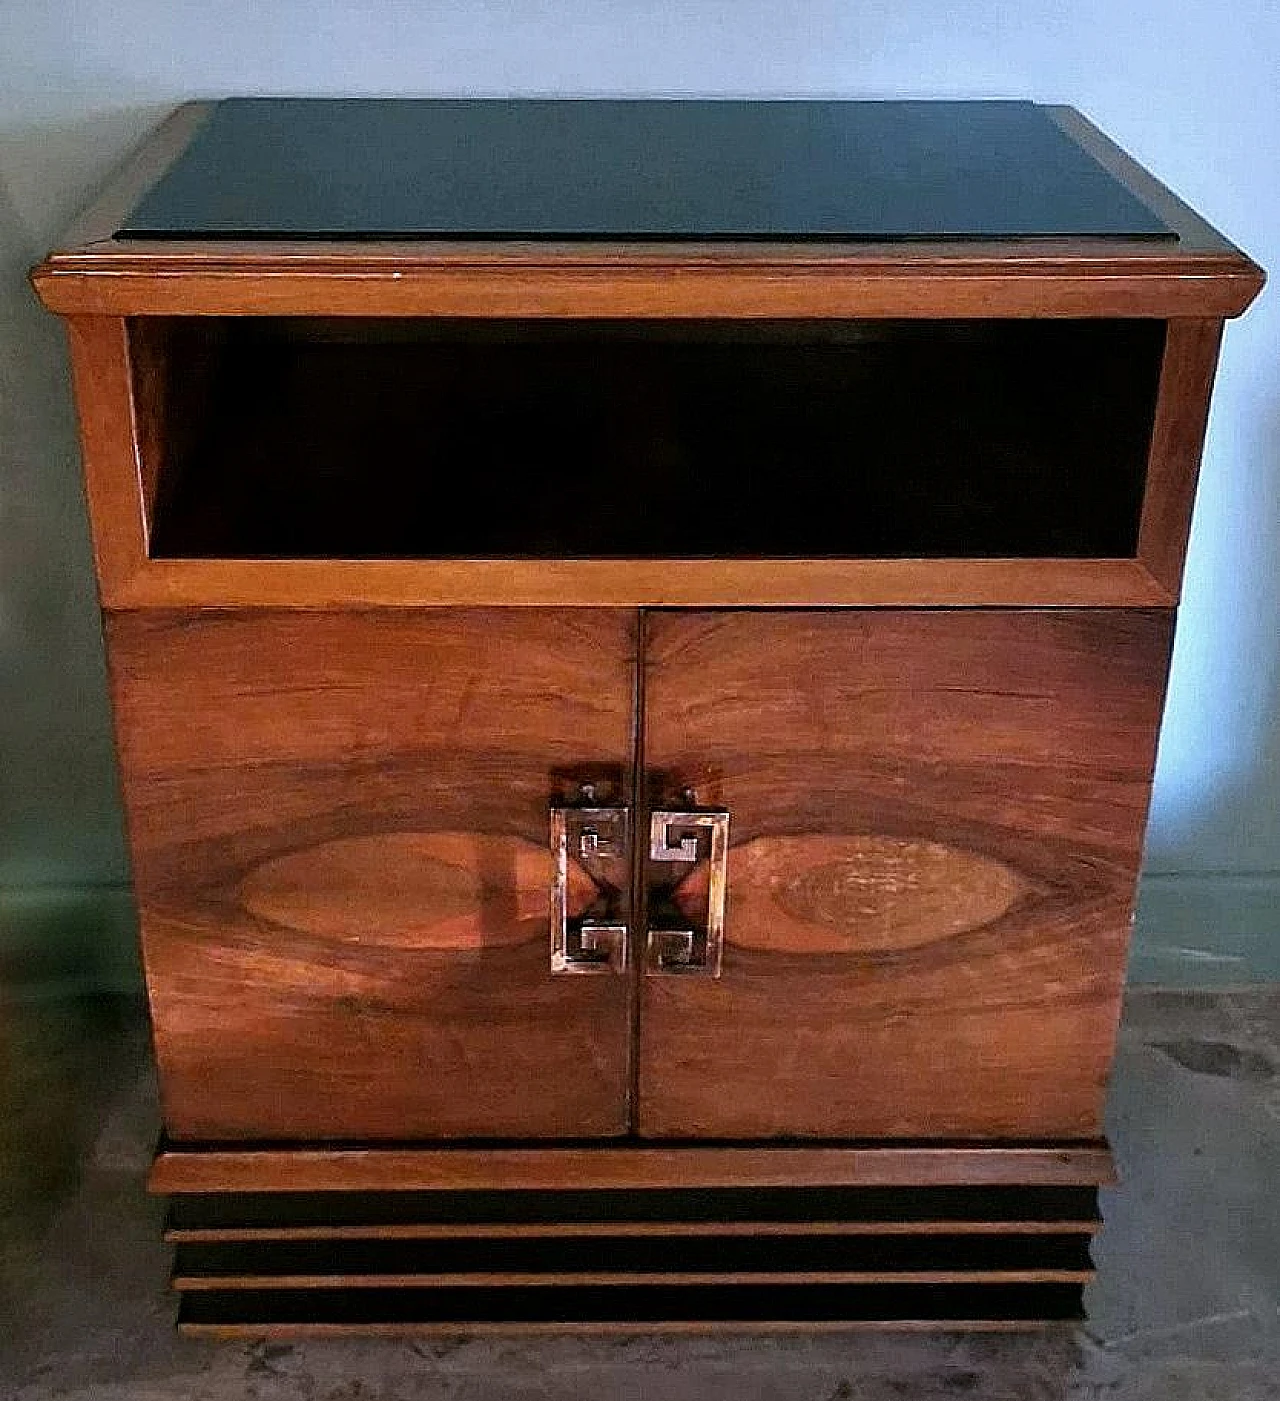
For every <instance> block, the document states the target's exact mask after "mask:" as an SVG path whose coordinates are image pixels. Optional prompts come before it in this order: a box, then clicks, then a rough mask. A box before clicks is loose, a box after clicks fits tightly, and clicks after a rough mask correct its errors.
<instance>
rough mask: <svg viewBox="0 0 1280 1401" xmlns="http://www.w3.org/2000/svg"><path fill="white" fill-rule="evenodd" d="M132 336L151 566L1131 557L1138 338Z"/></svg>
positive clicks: (281, 323) (707, 326)
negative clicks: (260, 561) (149, 506)
mask: <svg viewBox="0 0 1280 1401" xmlns="http://www.w3.org/2000/svg"><path fill="white" fill-rule="evenodd" d="M131 330H132V336H133V341H134V354H135V360H136V362H137V365H138V367H139V373H138V375H137V380H138V394H139V406H138V407H139V419H140V423H141V426H142V431H141V435H140V436H141V440H142V451H143V455H144V472H145V475H146V477H147V479H148V480H153V481H154V482H155V483H156V487H155V491H154V505H153V510H152V516H153V519H152V522H151V526H152V529H151V552H152V554H153V556H155V557H161V558H266V559H285V558H295V559H324V558H347V559H378V558H406V559H433V558H439V559H445V558H468V557H491V558H492V557H499V558H501V557H517V558H555V557H570V558H592V557H594V558H611V557H612V558H617V557H650V558H653V557H658V558H662V557H677V558H679V557H694V558H696V557H739V558H749V557H762V556H763V557H796V558H813V557H865V558H876V557H880V558H894V557H897V558H902V557H908V558H909V557H972V558H982V557H988V558H989V557H1002V556H1003V557H1053V556H1056V557H1069V558H1091V557H1112V558H1115V557H1132V556H1133V555H1134V553H1135V548H1136V541H1137V530H1138V520H1139V515H1140V510H1141V502H1142V493H1143V486H1144V479H1145V472H1146V461H1147V453H1148V448H1149V445H1150V438H1151V428H1152V419H1153V414H1154V406H1155V401H1156V388H1157V382H1158V378H1159V372H1160V361H1161V355H1162V352H1163V346H1164V334H1165V327H1164V323H1163V322H1159V321H1139V320H1129V321H1125V320H1076V321H1071V320H1026V321H1021V320H1004V321H996V320H980V321H941V322H940V321H862V322H850V321H788V322H779V321H743V322H725V321H719V322H697V321H684V322H678V321H677V322H661V323H658V322H652V323H651V322H642V321H627V322H623V321H581V320H573V321H508V320H493V321H449V320H414V319H408V320H360V319H312V318H260V317H253V318H248V317H244V318H146V319H142V320H136V321H134V322H133V323H132V327H131ZM148 424H152V425H154V426H155V431H151V430H149V428H148ZM161 425H163V431H159V429H160V426H161ZM161 445H162V446H161Z"/></svg>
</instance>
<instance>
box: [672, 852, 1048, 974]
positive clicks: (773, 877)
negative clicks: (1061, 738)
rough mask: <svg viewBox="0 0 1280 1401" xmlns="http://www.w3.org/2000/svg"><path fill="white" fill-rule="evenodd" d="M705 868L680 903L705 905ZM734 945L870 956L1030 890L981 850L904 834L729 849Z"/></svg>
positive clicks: (946, 931) (932, 938) (991, 915)
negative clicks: (981, 852)
mask: <svg viewBox="0 0 1280 1401" xmlns="http://www.w3.org/2000/svg"><path fill="white" fill-rule="evenodd" d="M705 870H706V868H705V867H699V869H698V871H697V872H696V873H695V874H694V875H693V876H692V877H691V878H690V879H689V880H687V881H685V882H684V883H682V885H681V886H680V889H679V891H678V892H677V895H676V898H677V902H678V904H679V906H680V908H681V909H682V910H687V911H688V912H689V913H690V914H694V913H696V911H697V910H698V909H699V908H702V907H704V906H705V902H706V876H705ZM729 885H730V889H731V891H732V900H733V906H732V908H733V921H732V926H731V927H732V930H733V942H734V943H735V944H737V945H738V946H739V947H740V948H758V949H763V950H770V949H772V950H776V951H778V952H790V953H843V954H864V955H875V954H878V953H893V952H894V951H895V950H898V949H906V948H914V947H916V946H918V945H923V944H931V943H934V942H936V941H938V940H940V939H947V938H950V937H952V936H953V935H957V934H963V933H965V932H967V931H968V930H971V929H981V928H983V927H984V926H986V925H989V924H992V923H994V922H995V921H996V920H998V919H999V918H1000V917H1001V916H1002V915H1004V914H1005V913H1006V912H1007V911H1008V910H1010V909H1011V908H1012V907H1013V906H1014V905H1015V904H1016V903H1017V902H1018V901H1019V900H1022V899H1024V898H1028V897H1031V896H1033V895H1034V893H1035V892H1036V890H1037V887H1036V886H1034V885H1033V884H1032V883H1031V882H1030V881H1029V879H1028V878H1027V876H1026V875H1025V874H1024V873H1022V872H1019V871H1017V870H1014V869H1013V868H1012V867H1010V866H1006V865H1004V864H1003V863H1002V862H1000V861H995V860H992V859H991V858H989V857H986V856H983V855H981V854H980V853H978V852H974V851H964V850H962V849H960V848H958V847H954V846H946V845H944V844H943V843H942V842H936V841H927V840H923V839H919V838H917V839H911V838H904V837H877V836H872V835H862V834H850V835H848V836H809V837H803V836H801V837H757V838H756V839H755V840H754V841H750V842H746V843H744V844H742V845H740V846H736V847H734V848H732V849H731V851H730V855H729Z"/></svg>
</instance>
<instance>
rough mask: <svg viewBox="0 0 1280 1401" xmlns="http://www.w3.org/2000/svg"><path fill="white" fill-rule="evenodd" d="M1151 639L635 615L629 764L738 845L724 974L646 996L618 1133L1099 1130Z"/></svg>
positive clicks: (950, 618) (691, 891) (1129, 889)
mask: <svg viewBox="0 0 1280 1401" xmlns="http://www.w3.org/2000/svg"><path fill="white" fill-rule="evenodd" d="M1171 621H1172V620H1171V618H1170V617H1169V615H1168V614H1164V613H1157V612H1123V611H1119V612H1105V613H1104V612H1101V611H1098V612H1094V611H1088V610H1079V611H1076V610H1056V611H1028V610H1009V611H996V610H972V611H953V610H938V611H935V612H920V611H898V610H884V611H879V612H875V613H872V612H869V611H864V612H858V611H854V612H843V613H841V612H809V613H781V612H770V611H760V612H731V613H685V614H677V613H661V614H656V615H653V616H652V617H651V618H650V620H649V624H648V640H647V648H646V657H647V678H646V686H645V695H646V711H645V715H646V751H645V752H646V764H647V766H648V768H649V769H650V770H651V771H652V772H654V773H657V774H661V775H662V778H661V790H660V791H661V792H663V793H665V792H666V791H668V789H669V791H670V792H672V793H679V792H680V791H681V789H682V788H684V787H692V788H693V789H694V790H695V791H696V794H697V798H698V801H699V802H700V803H703V804H706V805H709V806H716V807H727V808H728V809H729V810H730V812H731V814H732V824H731V828H730V830H731V833H732V840H733V843H734V845H733V846H732V848H731V850H730V853H729V880H728V908H727V917H726V925H725V936H726V948H725V958H724V971H723V976H722V977H721V978H720V979H719V980H718V981H713V980H710V979H704V978H696V977H686V978H681V977H665V978H663V977H653V978H646V979H645V980H644V987H643V993H642V1005H641V1013H640V1097H639V1123H640V1129H641V1132H642V1133H644V1134H646V1135H649V1136H653V1137H685V1136H689V1137H699V1136H709V1137H719V1138H755V1137H771V1136H792V1135H807V1136H817V1137H832V1138H836V1137H840V1138H845V1137H847V1138H862V1137H866V1138H881V1137H887V1138H892V1137H899V1138H935V1139H936V1138H956V1139H967V1138H972V1139H993V1138H1009V1139H1024V1140H1026V1139H1038V1138H1043V1139H1078V1138H1090V1137H1093V1136H1096V1135H1097V1134H1098V1133H1099V1132H1100V1129H1101V1115H1102V1101H1103V1091H1104V1086H1105V1078H1106V1071H1107V1066H1108V1065H1109V1062H1110V1057H1111V1049H1112V1040H1113V1036H1114V1025H1115V1018H1116V1015H1117V1012H1118V1004H1119V996H1120V988H1121V983H1122V980H1123V968H1124V952H1125V946H1126V942H1127V938H1128V930H1129V922H1130V916H1131V910H1132V899H1133V885H1134V881H1135V878H1136V874H1137V867H1138V859H1139V851H1140V842H1141V833H1142V826H1143V821H1144V818H1145V813H1146V805H1147V801H1148V796H1149V787H1150V773H1151V763H1152V758H1153V754H1154V748H1155V740H1156V731H1157V725H1158V719H1159V713H1160V704H1161V699H1162V694H1163V685H1164V675H1165V664H1166V660H1167V655H1168V646H1169V638H1170V632H1171ZM699 879H700V877H699V876H698V875H697V874H694V875H692V876H691V878H690V879H689V880H687V881H686V882H685V883H684V884H683V885H682V887H681V888H680V890H679V891H678V892H677V893H676V900H677V903H678V904H680V905H681V907H683V908H687V909H688V910H690V911H694V910H696V909H697V908H699V900H698V898H697V897H698V891H697V884H698V880H699Z"/></svg>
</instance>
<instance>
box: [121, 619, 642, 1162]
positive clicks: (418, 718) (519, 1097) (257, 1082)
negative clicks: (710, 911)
mask: <svg viewBox="0 0 1280 1401" xmlns="http://www.w3.org/2000/svg"><path fill="white" fill-rule="evenodd" d="M108 645H109V656H110V665H111V672H112V682H113V689H114V697H115V706H116V718H117V728H118V734H119V744H120V753H121V766H122V772H123V782H124V790H125V797H126V803H127V808H128V817H129V827H130V839H131V844H132V851H133V860H134V870H135V878H136V884H137V891H138V898H139V903H140V906H141V914H142V929H143V942H144V954H145V961H146V969H147V976H148V982H149V988H150V994H151V1001H152V1009H153V1014H154V1021H155V1035H156V1044H157V1053H158V1059H159V1065H160V1074H161V1082H162V1091H163V1102H164V1112H165V1120H166V1129H167V1131H168V1133H169V1134H170V1136H172V1137H173V1138H176V1139H210V1140H213V1139H282V1140H289V1139H316V1138H322V1139H374V1138H382V1139H387V1138H394V1139H410V1138H418V1137H454V1136H485V1135H520V1136H531V1137H555V1136H569V1135H572V1136H579V1135H584V1134H586V1135H599V1134H613V1133H618V1132H621V1131H622V1130H623V1129H624V1128H625V1089H626V1064H627V1049H628V1048H627V1035H628V1032H627V1025H628V1021H627V1006H626V980H625V979H624V978H621V977H616V976H607V975H600V976H589V977H553V976H552V975H551V973H550V970H549V953H548V949H549V945H548V921H549V894H548V892H549V885H550V879H551V858H550V853H549V850H548V835H547V809H548V803H549V800H550V799H551V798H552V797H553V796H554V795H556V794H557V793H569V792H571V791H573V789H574V788H575V787H576V783H577V782H578V781H580V780H581V779H585V778H592V779H594V780H596V781H597V783H599V784H600V785H601V787H602V789H603V790H604V791H606V792H608V791H609V790H611V789H613V790H614V791H616V792H618V793H625V792H628V791H629V787H630V783H631V757H630V749H631V740H632V714H631V710H632V676H633V670H634V663H635V656H634V652H635V620H634V615H632V614H630V613H627V612H621V611H618V612H612V611H610V612H595V613H590V614H586V613H581V612H579V613H569V612H548V611H533V610H531V611H525V610H518V611H516V610H510V611H498V610H495V611H463V610H456V611H455V610H438V611H433V612H432V611H429V612H424V613H419V614H415V615H409V614H405V613H403V612H396V611H386V612H380V611H369V612H360V613H336V612H330V613H325V612H321V613H303V612H280V613H272V612H257V611H255V612H248V613H217V612H197V611H181V612H158V613H120V614H115V615H112V616H110V617H109V618H108ZM592 890H593V887H592V886H591V885H590V882H589V881H588V880H587V879H586V877H585V875H583V874H582V873H581V872H579V873H577V874H576V876H573V875H571V895H572V896H573V898H574V899H577V900H579V901H581V902H583V903H585V902H586V901H587V900H588V899H589V898H590V894H591V891H592Z"/></svg>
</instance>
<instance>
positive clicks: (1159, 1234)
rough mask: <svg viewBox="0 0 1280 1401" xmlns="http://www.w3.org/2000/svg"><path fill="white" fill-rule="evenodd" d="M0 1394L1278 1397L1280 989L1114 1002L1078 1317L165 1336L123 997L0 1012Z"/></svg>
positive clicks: (544, 1398) (985, 1400)
mask: <svg viewBox="0 0 1280 1401" xmlns="http://www.w3.org/2000/svg"><path fill="white" fill-rule="evenodd" d="M0 1058H2V1059H0V1401H46V1398H55V1397H57V1398H62V1401H89V1398H92V1399H93V1401H125V1398H128V1401H170V1398H174V1401H176V1399H177V1398H181V1401H215V1399H217V1398H241V1397H243V1398H256V1399H258V1401H276V1399H277V1398H279V1401H295V1399H296V1401H357V1398H358V1399H359V1401H375V1398H377V1401H401V1399H402V1398H403V1399H404V1401H409V1398H419V1397H422V1398H436V1397H441V1398H450V1401H472V1399H473V1398H485V1399H486V1401H491V1399H492V1401H499V1399H500V1398H522V1399H523V1398H527V1401H534V1398H536V1399H537V1401H558V1398H568V1397H574V1398H591V1401H612V1398H644V1401H684V1398H690V1401H692V1398H697V1399H698V1401H719V1398H733V1401H772V1398H803V1399H804V1401H881V1399H882V1398H885V1399H886V1401H887V1398H919V1401H930V1399H931V1398H944V1397H945V1398H949V1401H955V1398H961V1397H973V1398H982V1401H1004V1399H1005V1398H1009V1399H1010V1401H1014V1398H1016V1399H1017V1401H1039V1399H1040V1398H1067V1397H1072V1398H1085V1397H1097V1398H1115V1399H1116V1401H1119V1399H1120V1398H1126V1401H1127V1399H1128V1398H1133V1401H1138V1398H1141V1399H1142V1401H1231V1399H1232V1398H1239V1399H1240V1401H1245V1398H1263V1397H1266V1398H1278V1399H1280V988H1267V989H1257V990H1250V991H1242V992H1235V993H1212V994H1209V993H1160V992H1138V993H1135V994H1133V995H1131V997H1130V998H1129V1001H1128V1005H1127V1009H1126V1015H1125V1022H1124V1026H1123V1028H1122V1034H1121V1044H1120V1053H1119V1060H1118V1066H1117V1073H1116V1077H1115V1082H1114V1087H1113V1091H1112V1095H1111V1102H1110V1116H1109V1127H1110V1133H1111V1137H1112V1141H1113V1144H1114V1147H1115V1149H1116V1152H1117V1156H1118V1158H1119V1163H1120V1168H1121V1172H1122V1174H1123V1177H1124V1186H1123V1187H1122V1188H1121V1189H1120V1190H1118V1191H1115V1192H1108V1193H1106V1194H1105V1196H1104V1203H1103V1210H1104V1213H1105V1217H1106V1225H1105V1228H1104V1230H1103V1232H1102V1234H1101V1236H1100V1237H1099V1240H1098V1242H1097V1245H1096V1247H1095V1257H1096V1260H1097V1264H1098V1266H1099V1276H1098V1280H1097V1282H1096V1283H1095V1284H1094V1285H1092V1286H1091V1287H1090V1289H1089V1291H1088V1296H1087V1297H1088V1304H1089V1320H1088V1322H1087V1324H1086V1325H1084V1326H1083V1327H1082V1328H1079V1329H1076V1330H1069V1331H1060V1332H1055V1333H1048V1334H1037V1335H1003V1336H994V1335H993V1336H980V1335H975V1336H965V1335H962V1334H946V1333H938V1334H923V1335H921V1334H867V1333H848V1334H822V1335H816V1336H810V1337H796V1336H786V1337H776V1336H766V1335H761V1336H756V1337H752V1336H749V1335H738V1336H733V1337H727V1338H726V1337H720V1338H688V1337H668V1338H664V1337H661V1336H653V1337H644V1338H629V1339H617V1340H610V1339H607V1338H597V1339H592V1338H585V1339H584V1338H548V1339H533V1340H520V1341H509V1340H508V1341H486V1340H485V1339H483V1338H459V1339H458V1340H456V1341H453V1340H450V1341H448V1342H443V1343H439V1342H431V1343H428V1342H424V1341H416V1342H415V1341H376V1340H375V1341H368V1342H307V1343H304V1344H284V1343H275V1344H262V1343H257V1344H253V1343H249V1344H244V1345H239V1344H232V1343H203V1342H201V1343H196V1342H184V1341H180V1340H179V1339H178V1338H177V1337H176V1336H175V1334H174V1332H173V1326H172V1319H173V1303H172V1299H171V1297H170V1295H169V1294H168V1292H167V1289H166V1275H167V1271H168V1265H169V1261H168V1255H167V1251H166V1249H165V1248H164V1247H163V1246H162V1245H161V1243H160V1222H161V1214H162V1208H161V1206H160V1204H158V1203H156V1202H154V1201H150V1200H148V1199H147V1197H146V1196H145V1195H144V1193H143V1190H142V1175H143V1172H144V1170H145V1167H146V1164H147V1161H148V1157H149V1154H150V1151H151V1148H152V1145H153V1142H154V1135H155V1126H156V1114H155V1100H154V1087H153V1082H152V1075H151V1070H150V1063H149V1059H148V1054H147V1048H146V1032H145V1027H144V1024H143V1020H142V1016H141V1013H140V1011H139V1009H138V1008H137V1007H136V1006H134V1005H133V1004H131V1003H127V1002H122V1001H80V1002H52V1003H43V1004H13V1003H11V1004H9V1005H3V1004H0Z"/></svg>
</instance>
